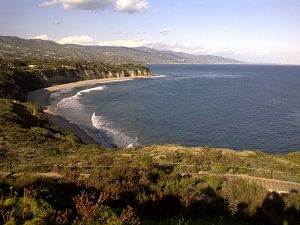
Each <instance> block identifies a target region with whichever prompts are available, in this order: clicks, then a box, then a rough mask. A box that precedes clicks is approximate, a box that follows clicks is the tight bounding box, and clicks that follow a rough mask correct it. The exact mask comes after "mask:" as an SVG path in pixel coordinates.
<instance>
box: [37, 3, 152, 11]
mask: <svg viewBox="0 0 300 225" xmlns="http://www.w3.org/2000/svg"><path fill="white" fill-rule="evenodd" d="M54 5H62V6H63V7H64V9H82V10H99V9H100V10H104V9H107V8H115V10H116V11H118V12H125V13H135V12H140V11H144V10H146V9H147V8H148V0H46V1H44V2H42V3H40V4H39V6H41V7H50V6H54Z"/></svg>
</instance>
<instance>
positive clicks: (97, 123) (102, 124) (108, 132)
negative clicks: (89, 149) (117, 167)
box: [91, 112, 134, 147]
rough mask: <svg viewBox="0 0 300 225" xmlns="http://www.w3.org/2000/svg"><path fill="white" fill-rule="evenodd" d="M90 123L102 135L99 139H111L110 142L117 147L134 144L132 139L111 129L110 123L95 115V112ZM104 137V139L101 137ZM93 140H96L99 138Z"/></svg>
mask: <svg viewBox="0 0 300 225" xmlns="http://www.w3.org/2000/svg"><path fill="white" fill-rule="evenodd" d="M91 121H92V124H93V127H94V128H96V129H98V130H101V132H102V135H101V137H100V138H104V139H108V138H109V139H111V140H110V142H112V143H113V144H114V145H116V146H118V147H126V146H128V145H129V144H132V143H134V139H133V138H131V137H128V136H126V135H125V134H124V133H122V132H120V131H118V130H117V129H114V128H112V127H111V123H108V122H107V121H106V120H105V119H104V118H103V117H102V116H100V115H96V113H95V112H94V113H93V114H92V116H91ZM104 135H105V136H106V137H103V136H104ZM93 136H94V135H93ZM93 138H95V139H98V138H99V136H98V137H93ZM98 140H99V139H98ZM100 142H101V141H100Z"/></svg>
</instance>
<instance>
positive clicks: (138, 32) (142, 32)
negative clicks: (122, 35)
mask: <svg viewBox="0 0 300 225" xmlns="http://www.w3.org/2000/svg"><path fill="white" fill-rule="evenodd" d="M135 34H138V35H140V34H146V31H144V30H142V31H137V32H135Z"/></svg>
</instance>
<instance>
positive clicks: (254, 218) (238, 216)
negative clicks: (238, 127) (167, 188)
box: [18, 178, 300, 225]
mask: <svg viewBox="0 0 300 225" xmlns="http://www.w3.org/2000/svg"><path fill="white" fill-rule="evenodd" d="M108 185H110V184H108ZM25 187H26V188H27V187H32V188H34V189H37V190H39V191H38V192H39V196H38V197H39V198H43V199H46V200H47V201H48V202H49V203H50V204H51V205H53V206H54V207H55V208H56V209H57V208H58V209H60V210H62V209H64V208H69V209H72V210H73V212H75V211H76V209H75V206H74V203H73V199H74V197H75V196H76V195H78V194H79V193H80V192H81V191H82V190H86V191H87V192H88V193H90V195H94V196H99V195H100V193H101V190H96V189H95V188H93V187H89V186H88V185H84V184H80V183H76V182H75V181H74V182H72V183H69V182H58V181H55V180H51V179H41V178H40V179H36V180H34V181H32V182H28V183H27V182H25V183H23V184H22V183H21V184H19V186H18V188H19V190H20V191H21V190H22V189H23V188H25ZM114 191H115V190H113V189H111V193H108V194H110V199H108V200H107V201H106V203H105V204H107V205H109V206H112V207H113V208H124V207H126V205H130V206H132V207H133V208H134V209H135V211H136V212H137V214H138V216H139V217H140V218H141V219H142V220H143V219H151V220H153V221H155V220H157V221H158V220H160V221H161V220H165V219H166V220H168V219H170V218H186V220H187V221H188V220H196V221H197V220H201V221H205V220H206V219H210V218H216V217H217V218H223V217H224V218H229V221H232V224H255V225H259V224H261V225H300V211H299V203H300V202H299V199H298V200H297V199H296V198H299V195H296V194H297V193H292V194H291V195H290V196H288V198H284V197H286V196H284V195H280V194H278V193H276V192H271V193H268V194H267V195H266V196H265V197H264V198H263V199H262V201H261V204H260V206H259V207H256V208H254V209H253V208H251V207H252V206H249V205H248V204H247V203H245V202H243V201H240V202H236V206H237V207H236V210H235V211H234V213H232V210H231V208H230V205H229V200H228V199H224V198H222V197H221V196H220V195H219V194H218V193H217V192H215V191H214V190H213V189H211V188H210V187H208V188H206V189H204V190H202V191H201V194H200V195H197V196H191V195H190V193H189V192H187V193H185V194H182V195H181V196H179V195H172V194H166V195H165V194H163V193H161V194H157V193H155V192H154V191H153V190H150V189H147V188H145V189H144V191H145V192H147V196H148V199H141V198H140V197H139V194H140V192H139V193H138V192H137V191H135V190H130V189H129V190H126V191H124V190H123V191H121V190H118V191H119V192H118V194H115V193H114ZM293 194H295V195H293ZM297 196H298V197H297ZM289 201H290V202H289ZM292 201H293V202H292ZM289 203H290V204H289ZM297 204H298V205H297ZM287 205H292V206H290V207H288V208H287ZM249 212H254V213H252V214H250V213H249ZM221 222H222V221H220V223H218V224H225V223H224V222H222V223H221ZM170 224H173V223H170ZM230 224H231V223H230Z"/></svg>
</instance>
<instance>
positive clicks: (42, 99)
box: [27, 76, 149, 144]
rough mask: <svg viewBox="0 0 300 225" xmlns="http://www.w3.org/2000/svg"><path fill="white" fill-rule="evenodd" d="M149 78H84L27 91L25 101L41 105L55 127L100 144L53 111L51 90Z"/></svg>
mask: <svg viewBox="0 0 300 225" xmlns="http://www.w3.org/2000/svg"><path fill="white" fill-rule="evenodd" d="M140 78H143V79H144V78H149V77H148V76H139V77H124V78H104V79H94V80H84V81H78V82H74V83H67V84H60V85H55V86H52V87H48V88H44V89H38V90H35V91H32V92H29V93H28V95H27V101H29V102H32V103H34V104H37V105H39V106H41V107H42V108H43V110H44V113H45V114H46V116H47V118H48V119H49V120H50V121H51V122H52V123H53V124H54V125H55V126H57V127H59V128H61V129H63V130H65V131H68V132H70V133H73V134H75V135H77V136H78V137H79V138H80V140H81V141H82V142H83V143H86V144H101V143H98V142H97V141H95V140H94V139H93V138H92V137H90V136H89V135H87V134H86V133H85V132H84V131H83V130H81V129H80V128H79V127H78V126H77V125H76V124H74V123H70V122H68V121H67V120H65V119H64V118H63V117H61V116H60V115H59V114H57V113H55V110H54V108H53V106H51V104H50V101H49V97H50V94H51V93H52V92H56V91H61V90H64V89H72V88H78V87H84V86H89V85H95V84H105V83H112V82H121V81H127V80H133V79H140Z"/></svg>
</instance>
